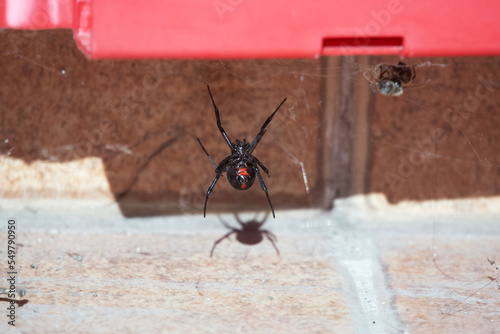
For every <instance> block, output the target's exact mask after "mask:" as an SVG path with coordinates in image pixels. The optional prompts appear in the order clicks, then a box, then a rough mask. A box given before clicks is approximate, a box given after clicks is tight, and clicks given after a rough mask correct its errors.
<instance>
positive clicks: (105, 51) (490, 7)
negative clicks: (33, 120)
mask: <svg viewBox="0 0 500 334" xmlns="http://www.w3.org/2000/svg"><path fill="white" fill-rule="evenodd" d="M0 14H3V15H0V16H1V17H0V26H3V27H9V28H14V29H52V28H70V27H72V28H73V29H74V32H75V39H76V40H77V43H78V45H79V47H80V49H81V50H82V51H83V52H84V53H85V54H86V55H87V56H88V57H90V58H262V57H272V58H276V57H318V56H321V55H345V54H399V55H401V56H405V57H417V56H480V55H498V54H500V38H499V37H500V25H499V24H498V17H499V14H500V1H498V0H483V1H473V0H456V1H453V2H442V1H434V0H418V1H416V0H352V1H348V2H346V1H332V0H315V1H309V2H306V1H303V0H275V1H265V0H189V1H184V0H170V1H168V0H149V1H139V0H120V1H115V0H0Z"/></svg>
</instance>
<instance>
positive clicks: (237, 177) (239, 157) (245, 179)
mask: <svg viewBox="0 0 500 334" xmlns="http://www.w3.org/2000/svg"><path fill="white" fill-rule="evenodd" d="M207 88H208V93H209V94H210V99H211V100H212V103H213V105H214V110H215V117H216V119H217V127H218V128H219V131H220V133H221V134H222V137H224V140H225V141H226V143H227V145H228V146H229V148H230V149H231V155H230V156H228V157H226V158H225V159H224V160H222V161H221V162H220V163H219V165H218V166H217V165H216V164H215V162H214V160H213V159H212V157H211V156H210V155H209V154H208V152H207V150H205V148H204V147H203V144H202V143H201V141H200V139H199V138H196V139H198V142H199V143H200V145H201V148H202V149H203V151H204V152H205V154H206V155H207V156H208V158H209V159H210V161H211V162H212V164H213V165H214V167H215V174H216V175H215V178H214V180H213V181H212V184H211V185H210V187H209V188H208V190H207V196H206V198H205V207H204V208H203V217H206V215H207V202H208V196H209V195H210V193H211V192H212V190H213V189H214V187H215V184H216V183H217V180H219V177H220V176H221V175H222V174H223V173H224V172H226V177H227V181H228V182H229V184H231V186H233V188H235V189H238V190H247V189H250V187H251V186H252V185H253V183H254V181H255V175H256V174H257V177H258V179H259V182H260V186H261V187H262V190H263V191H264V192H265V193H266V196H267V200H268V202H269V206H270V207H271V211H272V212H273V217H274V218H276V217H275V215H274V209H273V205H272V204H271V199H270V198H269V194H268V192H267V187H266V185H265V183H264V180H262V176H261V175H260V171H259V167H260V168H262V170H263V171H264V172H265V173H266V174H267V176H268V177H270V175H269V171H268V170H267V168H266V167H265V166H264V165H263V164H262V162H260V161H259V159H257V158H256V157H254V156H253V155H252V152H253V150H254V149H255V148H256V147H257V145H258V144H259V141H260V140H261V139H262V136H264V134H265V133H266V131H267V130H266V127H267V125H268V124H269V122H271V120H272V119H273V117H274V114H276V112H277V111H278V109H279V108H280V107H281V105H282V104H283V103H285V101H286V98H285V99H284V100H283V101H282V102H281V103H280V105H279V106H278V108H276V110H275V111H274V112H273V113H272V114H271V116H269V118H268V119H267V120H266V122H265V123H264V125H262V128H261V129H260V132H259V133H258V134H257V136H256V137H255V139H254V140H253V141H252V143H251V144H250V143H248V142H247V141H246V139H243V141H240V140H239V139H236V142H235V143H232V142H231V140H229V137H228V136H227V134H226V131H224V129H223V128H222V125H221V122H220V117H219V109H218V108H217V106H216V105H215V101H214V98H213V97H212V92H211V91H210V87H209V86H208V85H207Z"/></svg>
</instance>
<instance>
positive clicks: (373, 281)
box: [0, 197, 500, 333]
mask: <svg viewBox="0 0 500 334" xmlns="http://www.w3.org/2000/svg"><path fill="white" fill-rule="evenodd" d="M370 200H373V199H370V198H367V197H363V198H362V197H358V198H355V199H350V200H341V201H337V202H336V208H335V210H334V211H332V212H327V211H319V210H301V211H278V212H277V218H276V219H275V220H274V219H272V218H269V219H267V221H266V223H265V225H264V226H263V228H265V229H266V230H269V231H271V232H273V233H274V234H276V235H277V238H278V239H277V243H276V246H277V247H278V249H279V251H280V254H281V256H278V255H277V254H276V252H275V250H274V249H273V246H272V245H271V243H270V242H269V241H268V240H266V239H264V240H263V241H262V242H261V243H259V244H257V245H253V246H248V245H244V244H241V243H239V242H237V241H236V240H235V236H234V235H232V236H231V237H230V240H224V241H222V242H220V243H219V244H218V245H217V248H216V249H215V252H214V256H213V258H210V250H211V248H212V245H213V243H214V241H215V240H217V239H218V238H220V237H221V236H223V235H224V234H225V233H227V229H225V228H224V226H222V224H221V219H222V220H223V221H225V222H227V223H228V224H230V225H237V223H236V221H235V218H234V217H233V216H232V215H228V214H226V215H222V216H215V215H209V216H208V217H207V218H206V219H203V218H202V216H201V215H200V214H198V215H184V216H170V217H156V218H129V219H127V218H124V217H123V216H122V215H121V214H120V211H119V207H118V206H116V205H114V204H111V205H110V204H109V203H103V202H101V201H93V202H92V201H86V202H83V201H62V202H60V203H58V204H57V205H55V202H49V201H45V202H43V201H38V202H37V201H34V202H31V203H28V204H27V203H26V202H22V203H21V202H20V201H15V200H10V201H3V202H2V204H1V207H0V209H1V212H3V213H5V212H7V211H10V212H11V214H10V217H14V218H15V220H16V223H17V225H18V234H17V241H18V243H19V245H18V250H17V256H18V259H19V263H18V269H19V274H18V280H19V281H18V286H17V287H18V288H21V287H22V288H25V289H26V290H27V294H26V295H25V300H24V301H21V302H18V304H17V306H18V307H17V313H16V314H17V320H16V329H15V330H14V329H12V328H11V327H10V326H7V324H6V321H5V319H4V320H3V321H2V322H1V323H0V331H1V332H3V333H5V332H8V333H11V332H12V333H13V332H16V333H17V332H21V333H37V332H38V333H44V332H51V333H75V332H76V333H107V332H121V333H129V332H130V333H135V332H152V331H156V332H165V333H167V332H168V333H171V332H177V333H186V332H204V333H234V332H236V333H253V332H258V333H276V332H291V333H300V332H302V333H304V332H308V333H311V332H314V333H338V332H342V333H349V332H355V333H368V332H370V333H403V332H408V333H424V332H426V333H451V332H459V333H470V332H481V333H494V332H498V329H499V326H500V323H499V319H500V290H499V289H500V278H499V277H500V271H499V270H498V269H496V266H498V265H497V264H493V265H491V264H490V263H489V262H488V258H490V259H491V260H494V259H497V261H498V260H499V259H498V254H499V253H500V243H498V240H499V239H498V238H499V236H500V225H499V224H498V222H497V220H498V219H497V217H498V216H497V215H496V214H478V213H475V214H469V215H467V214H460V215H452V214H444V213H438V212H437V211H436V212H434V214H429V213H425V214H412V215H411V216H408V215H407V214H405V210H401V211H400V212H398V211H397V210H395V209H394V210H392V212H386V213H385V214H384V215H381V214H379V213H377V212H375V211H371V210H370V209H368V208H367V207H366V205H365V204H366V202H367V201H368V202H369V201H370ZM50 203H52V204H50ZM458 204H459V203H458ZM427 205H432V203H427ZM363 207H364V208H363ZM423 209H424V208H423ZM423 211H424V210H422V212H423ZM431 213H432V212H431ZM263 216H265V214H264V213H261V214H260V215H258V216H257V217H255V216H254V214H252V213H247V214H245V213H242V214H241V219H242V220H243V221H249V220H252V219H254V218H257V219H258V220H260V219H262V218H263ZM6 219H7V217H6V216H5V215H4V214H3V215H2V221H5V220H6ZM478 221H480V222H481V223H480V224H478ZM403 223H404V224H403ZM4 225H5V224H4ZM5 240H6V232H5V229H4V230H3V232H2V233H1V238H0V245H1V246H2V247H1V250H2V252H3V253H4V249H6V246H5ZM0 255H1V256H2V257H3V255H2V254H1V253H0ZM495 256H497V257H496V258H495ZM499 262H500V261H499ZM2 304H4V305H5V306H7V305H8V303H7V300H6V299H2Z"/></svg>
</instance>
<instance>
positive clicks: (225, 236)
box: [210, 231, 234, 257]
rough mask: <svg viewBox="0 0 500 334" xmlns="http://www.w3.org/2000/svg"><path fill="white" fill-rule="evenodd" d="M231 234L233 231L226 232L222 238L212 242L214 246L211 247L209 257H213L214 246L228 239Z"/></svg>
mask: <svg viewBox="0 0 500 334" xmlns="http://www.w3.org/2000/svg"><path fill="white" fill-rule="evenodd" d="M233 233H234V231H231V232H228V233H226V234H225V235H224V236H223V237H222V238H220V239H219V240H217V241H216V242H214V245H213V247H212V250H211V251H210V257H212V255H214V250H215V246H217V244H218V243H219V242H221V241H222V240H224V239H226V238H228V237H229V236H230V235H231V234H233Z"/></svg>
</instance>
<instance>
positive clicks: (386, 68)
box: [363, 62, 416, 96]
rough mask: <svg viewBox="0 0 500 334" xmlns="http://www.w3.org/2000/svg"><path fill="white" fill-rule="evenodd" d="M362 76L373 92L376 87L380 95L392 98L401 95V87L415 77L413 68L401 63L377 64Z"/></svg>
mask: <svg viewBox="0 0 500 334" xmlns="http://www.w3.org/2000/svg"><path fill="white" fill-rule="evenodd" d="M363 74H364V76H365V78H366V79H367V80H368V81H369V82H370V86H371V87H372V89H373V91H375V88H374V87H376V89H377V90H378V91H379V92H380V94H382V95H392V96H399V95H401V94H403V87H405V86H408V85H409V84H410V83H411V82H412V81H413V79H415V75H416V73H415V67H414V66H410V65H406V64H405V63H402V62H399V63H398V64H397V65H386V64H379V65H377V66H375V68H374V69H373V70H371V71H366V72H364V73H363Z"/></svg>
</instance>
